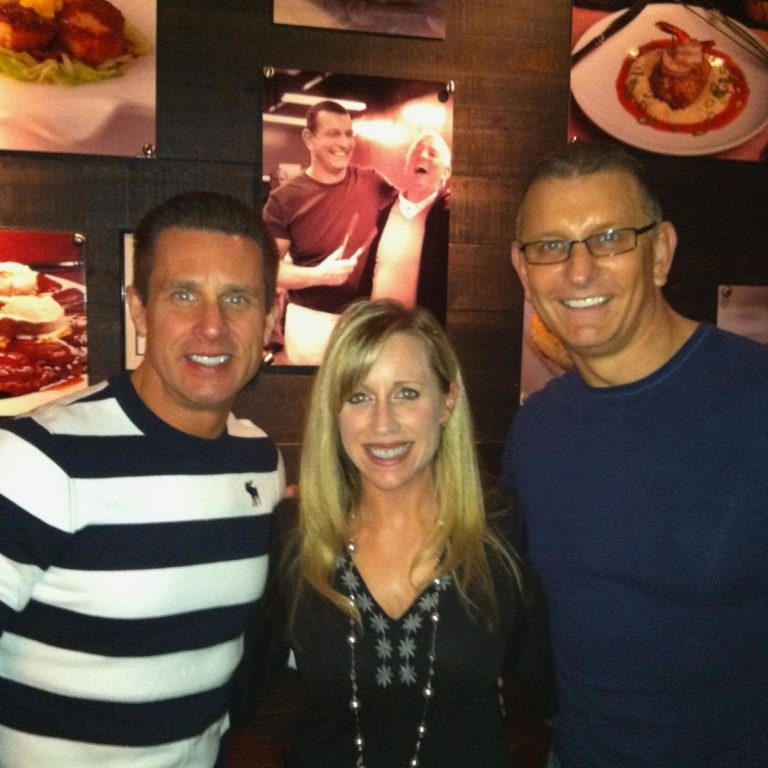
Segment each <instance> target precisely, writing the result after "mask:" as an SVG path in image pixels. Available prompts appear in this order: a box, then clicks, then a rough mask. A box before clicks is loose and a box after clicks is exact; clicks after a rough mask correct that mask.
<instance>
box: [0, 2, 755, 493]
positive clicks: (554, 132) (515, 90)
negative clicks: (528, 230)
mask: <svg viewBox="0 0 768 768" xmlns="http://www.w3.org/2000/svg"><path fill="white" fill-rule="evenodd" d="M271 16H272V3H271V0H226V1H225V2H214V0H205V2H204V1H203V0H158V142H157V158H156V159H152V160H145V159H138V158H125V159H122V158H104V157H89V156H83V155H71V156H68V155H52V154H34V153H18V152H16V153H10V152H5V153H0V173H2V184H1V185H0V226H4V227H16V228H25V229H27V228H32V229H65V230H73V231H82V232H84V233H85V234H86V235H87V238H88V245H87V258H88V262H87V263H88V302H89V310H88V311H89V315H88V320H89V335H90V372H91V380H92V381H95V380H98V379H100V378H102V377H104V376H107V375H111V374H113V373H115V372H117V371H119V370H120V368H121V365H122V309H121V275H120V271H121V245H120V243H121V236H120V233H121V231H122V230H126V229H131V228H133V227H134V226H135V224H136V222H137V220H138V219H139V218H140V216H141V215H142V213H143V212H144V211H145V210H146V208H147V207H149V206H150V205H152V204H154V203H156V202H159V201H161V200H163V199H165V198H166V197H168V196H170V195H171V194H174V193H176V192H179V191H182V190H185V189H190V188H205V189H216V190H222V191H227V192H230V193H232V194H235V195H237V196H239V197H241V198H243V199H246V200H251V201H254V202H256V201H258V200H259V197H260V189H261V175H262V169H261V161H260V155H261V141H260V135H261V115H260V112H261V88H262V67H263V66H264V65H273V66H276V67H288V66H290V67H297V68H299V69H313V70H328V71H332V72H344V73H349V74H361V75H375V76H382V77H402V78H408V79H421V80H435V81H443V80H453V81H454V82H455V84H456V91H455V96H454V99H455V101H454V202H453V203H452V210H451V247H450V255H449V257H450V261H449V264H450V285H449V318H448V331H449V334H450V336H451V338H452V339H453V340H454V342H455V344H456V345H457V347H458V350H459V354H460V356H461V359H462V361H463V363H464V366H465V369H466V374H467V380H468V388H469V394H470V398H471V401H472V403H473V408H474V412H475V416H476V421H477V433H478V442H479V445H480V447H481V452H482V456H483V458H484V460H485V463H486V466H487V468H488V470H489V471H490V472H494V471H495V469H496V461H497V458H498V453H499V450H500V446H501V444H502V442H503V439H504V435H505V433H506V429H507V426H508V424H509V421H510V419H511V417H512V416H513V414H514V411H515V408H516V403H517V400H518V382H519V357H520V342H521V339H520V333H521V325H522V294H521V291H520V288H519V286H518V284H517V281H516V279H515V277H514V275H513V272H512V269H511V266H510V265H509V259H508V253H509V244H510V242H511V240H512V238H513V222H514V216H515V212H516V208H517V204H518V201H519V198H520V195H521V192H522V184H523V181H524V178H525V176H526V174H527V172H528V170H529V169H530V166H531V164H532V163H533V162H534V160H535V159H537V158H538V157H539V156H541V155H543V154H545V153H546V152H548V151H549V150H551V149H553V148H555V147H557V146H559V145H561V144H562V143H563V142H564V141H565V140H566V135H565V134H566V118H567V109H568V66H569V59H568V46H569V32H570V1H569V0H546V2H543V1H542V0H451V1H450V2H449V18H448V35H447V39H446V40H445V41H434V40H420V39H418V40H417V39H405V38H394V37H388V36H377V35H364V34H356V33H348V32H335V31H329V30H318V29H304V28H298V27H288V26H275V25H273V24H272V22H271ZM140 141H141V140H140V139H138V143H139V144H140ZM139 148H140V147H138V146H137V154H138V151H139ZM651 160H652V165H653V172H654V174H655V175H656V176H657V177H658V179H659V181H660V182H661V184H662V186H663V188H664V194H665V203H668V204H669V207H670V210H671V211H672V213H673V218H675V220H676V221H678V222H680V220H681V219H682V225H681V229H682V231H683V234H684V239H685V240H687V242H686V243H685V245H684V247H683V248H682V249H681V254H682V255H681V259H680V267H679V269H678V270H677V272H676V273H675V275H674V280H673V286H672V287H671V295H673V296H674V297H675V298H676V300H677V301H678V302H679V303H680V305H681V306H683V307H686V308H688V307H690V308H691V312H692V313H699V314H700V315H701V316H702V317H704V319H710V318H708V317H707V316H706V315H707V311H709V310H708V309H707V308H708V307H709V304H710V303H711V302H712V301H714V298H715V297H714V295H713V296H712V299H711V300H710V299H709V298H707V297H708V296H709V293H710V288H711V287H712V285H713V284H714V285H716V284H717V282H718V281H721V282H723V281H724V282H728V281H729V280H732V279H733V278H732V277H731V275H739V276H744V275H746V277H747V278H749V279H743V280H741V282H752V281H754V282H758V283H759V282H764V283H768V276H766V268H767V267H768V247H767V246H766V244H767V243H768V232H767V231H766V230H767V228H768V214H766V208H765V201H766V199H768V178H767V177H768V173H766V167H765V166H764V165H757V164H744V163H714V162H712V161H708V160H691V159H685V160H674V161H669V162H667V159H666V158H651ZM736 166H739V167H738V168H737V167H736ZM761 265H762V266H761ZM761 269H762V272H760V270H761ZM755 270H757V272H756V271H755ZM758 278H759V279H758ZM709 309H711V307H709ZM710 314H711V313H710ZM309 385H310V376H308V375H306V374H296V373H288V372H276V371H267V372H265V373H262V374H261V375H260V377H259V378H258V380H257V381H256V382H255V383H254V384H253V385H252V386H251V387H249V389H248V390H247V391H246V392H244V393H243V395H242V397H241V398H240V400H239V402H238V407H237V410H238V413H239V414H241V415H246V416H249V417H251V418H253V419H254V421H256V422H257V423H258V424H260V425H261V426H263V427H264V428H265V429H267V430H268V431H269V432H270V434H272V435H273V437H274V438H275V439H276V440H277V441H278V443H279V444H280V445H281V447H282V448H283V451H284V453H285V456H286V459H287V462H288V468H289V479H291V480H296V460H297V454H298V446H299V443H300V439H301V424H302V420H303V416H304V411H303V409H304V403H305V401H306V396H307V393H308V388H309Z"/></svg>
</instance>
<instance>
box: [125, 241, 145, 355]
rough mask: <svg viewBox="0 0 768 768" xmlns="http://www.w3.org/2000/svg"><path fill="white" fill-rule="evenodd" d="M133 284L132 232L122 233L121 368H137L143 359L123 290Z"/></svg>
mask: <svg viewBox="0 0 768 768" xmlns="http://www.w3.org/2000/svg"><path fill="white" fill-rule="evenodd" d="M132 283H133V232H123V291H122V293H123V366H124V367H125V368H126V369H127V370H133V369H134V368H137V367H138V365H139V363H140V362H141V359H142V357H144V338H143V337H141V336H139V335H138V334H137V333H136V326H135V325H134V324H133V320H132V319H131V313H130V312H129V311H128V302H127V301H126V292H125V289H126V287H127V286H129V285H131V284H132Z"/></svg>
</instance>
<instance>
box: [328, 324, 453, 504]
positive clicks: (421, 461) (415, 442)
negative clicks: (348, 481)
mask: <svg viewBox="0 0 768 768" xmlns="http://www.w3.org/2000/svg"><path fill="white" fill-rule="evenodd" d="M455 389H456V386H455V385H453V386H452V387H451V391H450V392H448V393H445V392H443V391H442V390H441V388H440V384H439V382H438V379H437V376H436V375H435V372H434V371H433V370H432V368H431V367H430V364H429V360H428V357H427V352H426V349H425V347H424V344H423V342H421V341H420V340H419V339H417V338H416V337H414V336H411V335H410V334H407V333H395V334H393V335H392V336H390V338H389V339H387V341H386V342H385V343H384V346H383V347H382V350H381V353H380V354H379V356H378V358H377V359H376V362H375V363H374V364H373V366H372V367H371V369H370V371H369V372H368V374H367V375H366V376H365V378H364V379H363V381H362V382H361V383H360V385H359V386H358V387H357V388H356V389H355V390H354V391H353V392H352V394H351V395H350V396H349V397H348V398H347V400H346V402H345V403H344V404H343V406H342V408H341V412H340V413H339V432H340V435H341V442H342V445H343V447H344V450H345V452H346V454H347V456H348V457H349V459H350V460H351V461H352V463H353V464H354V465H355V467H357V469H358V471H359V472H360V483H361V489H362V495H363V497H365V495H366V494H372V493H377V492H382V491H383V492H405V493H415V494H420V493H427V494H431V493H432V492H433V490H434V477H433V471H432V467H433V463H434V459H435V455H436V453H437V449H438V445H439V442H440V428H441V424H442V423H443V422H444V421H445V420H446V419H447V418H448V417H449V415H450V413H451V411H452V409H453V406H454V404H455V401H456V393H455Z"/></svg>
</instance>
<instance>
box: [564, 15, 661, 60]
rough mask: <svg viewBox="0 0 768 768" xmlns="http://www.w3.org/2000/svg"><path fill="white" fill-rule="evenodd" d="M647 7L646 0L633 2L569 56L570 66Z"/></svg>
mask: <svg viewBox="0 0 768 768" xmlns="http://www.w3.org/2000/svg"><path fill="white" fill-rule="evenodd" d="M646 5H648V0H635V2H634V3H632V5H630V6H629V8H627V10H626V11H624V13H622V14H621V16H617V17H616V18H615V19H614V20H613V21H612V22H611V23H610V24H609V25H608V26H607V27H606V28H605V29H604V30H603V31H602V32H601V33H600V34H599V35H598V36H597V37H593V38H592V39H591V40H590V41H589V42H588V43H587V44H586V45H583V46H582V47H581V48H579V50H578V51H576V52H575V53H572V54H571V66H572V67H575V66H576V65H577V64H578V63H579V62H580V61H581V60H582V59H583V58H584V57H585V56H586V55H587V54H590V53H592V51H594V50H595V48H599V47H600V46H601V45H602V44H603V43H604V42H605V41H606V40H607V39H608V38H609V37H610V36H611V35H615V34H616V33H617V32H618V31H619V30H620V29H623V28H624V27H626V26H627V24H629V22H630V21H632V19H634V18H635V17H636V16H638V15H639V14H640V12H641V11H642V10H643V8H645V6H646Z"/></svg>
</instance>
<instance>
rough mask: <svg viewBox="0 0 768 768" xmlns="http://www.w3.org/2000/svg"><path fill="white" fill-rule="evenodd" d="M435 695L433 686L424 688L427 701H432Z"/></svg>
mask: <svg viewBox="0 0 768 768" xmlns="http://www.w3.org/2000/svg"><path fill="white" fill-rule="evenodd" d="M433 693H434V691H433V690H432V686H431V685H427V686H425V688H424V698H425V699H431V698H432V694H433Z"/></svg>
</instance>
